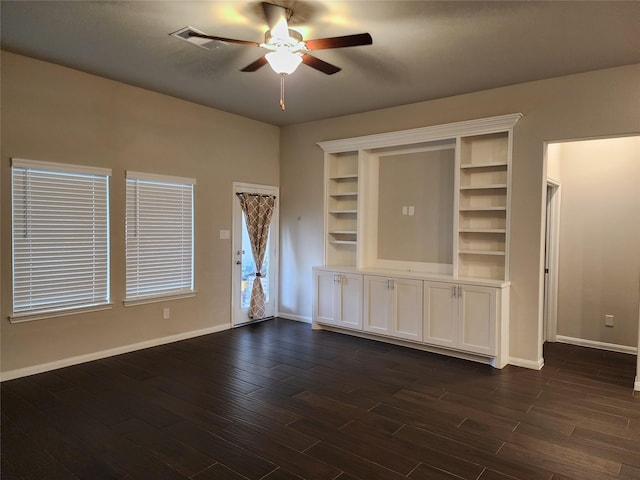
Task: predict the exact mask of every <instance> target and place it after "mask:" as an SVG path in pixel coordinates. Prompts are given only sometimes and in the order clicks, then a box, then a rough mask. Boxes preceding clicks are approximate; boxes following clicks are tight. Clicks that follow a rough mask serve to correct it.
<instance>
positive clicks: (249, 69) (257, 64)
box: [240, 57, 267, 72]
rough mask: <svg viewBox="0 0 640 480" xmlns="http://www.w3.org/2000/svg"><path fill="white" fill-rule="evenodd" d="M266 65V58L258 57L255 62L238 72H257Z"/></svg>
mask: <svg viewBox="0 0 640 480" xmlns="http://www.w3.org/2000/svg"><path fill="white" fill-rule="evenodd" d="M266 64H267V57H260V58H259V59H257V60H256V61H255V62H253V63H250V64H249V65H247V66H246V67H244V68H243V69H242V70H240V71H241V72H255V71H256V70H258V69H259V68H260V67H263V66H265V65H266Z"/></svg>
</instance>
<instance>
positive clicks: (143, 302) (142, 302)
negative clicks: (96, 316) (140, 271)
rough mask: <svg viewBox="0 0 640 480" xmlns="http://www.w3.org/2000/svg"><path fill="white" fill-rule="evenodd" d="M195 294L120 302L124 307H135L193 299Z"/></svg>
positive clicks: (195, 292)
mask: <svg viewBox="0 0 640 480" xmlns="http://www.w3.org/2000/svg"><path fill="white" fill-rule="evenodd" d="M197 293H198V292H197V291H195V290H194V291H193V292H188V293H178V294H175V295H159V296H155V297H146V298H136V299H130V300H127V299H125V300H123V301H122V304H123V305H124V306H125V307H135V306H136V305H146V304H148V303H159V302H169V301H171V300H180V299H183V298H191V297H195V296H196V294H197Z"/></svg>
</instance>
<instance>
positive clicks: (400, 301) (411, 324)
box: [390, 278, 422, 342]
mask: <svg viewBox="0 0 640 480" xmlns="http://www.w3.org/2000/svg"><path fill="white" fill-rule="evenodd" d="M391 282H392V283H391V284H390V287H391V290H392V295H393V311H392V315H391V319H392V331H391V332H390V333H391V334H392V335H393V336H394V337H399V338H405V339H407V340H415V341H418V342H421V341H422V280H408V279H404V278H400V279H391Z"/></svg>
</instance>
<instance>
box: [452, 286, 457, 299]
mask: <svg viewBox="0 0 640 480" xmlns="http://www.w3.org/2000/svg"><path fill="white" fill-rule="evenodd" d="M451 296H452V297H453V298H456V286H455V285H454V286H453V287H451Z"/></svg>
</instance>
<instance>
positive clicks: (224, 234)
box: [220, 230, 231, 240]
mask: <svg viewBox="0 0 640 480" xmlns="http://www.w3.org/2000/svg"><path fill="white" fill-rule="evenodd" d="M230 238H231V232H230V231H229V230H220V240H229V239H230Z"/></svg>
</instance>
